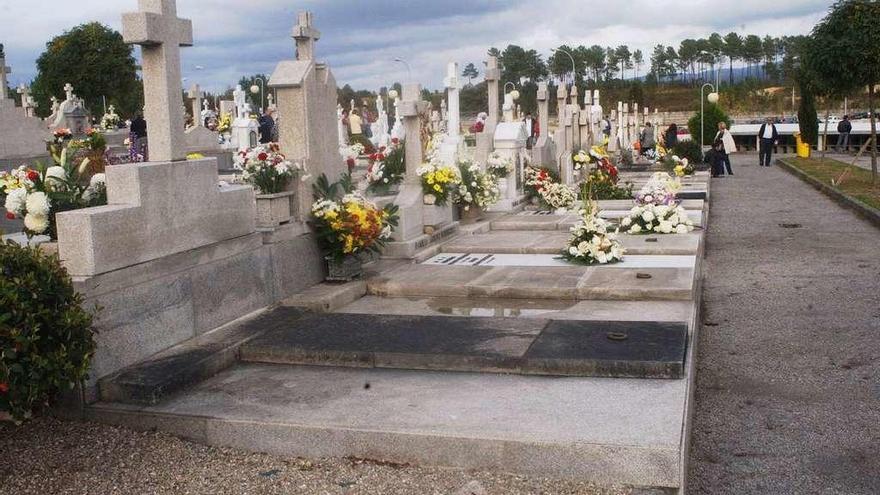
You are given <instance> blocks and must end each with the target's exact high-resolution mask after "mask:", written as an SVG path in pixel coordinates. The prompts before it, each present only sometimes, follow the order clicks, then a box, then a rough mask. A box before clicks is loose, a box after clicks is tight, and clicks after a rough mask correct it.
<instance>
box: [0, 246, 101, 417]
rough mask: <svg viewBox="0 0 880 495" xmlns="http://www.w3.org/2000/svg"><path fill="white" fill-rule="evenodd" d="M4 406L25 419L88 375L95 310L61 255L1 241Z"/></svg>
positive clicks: (0, 397)
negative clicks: (88, 305) (77, 287)
mask: <svg viewBox="0 0 880 495" xmlns="http://www.w3.org/2000/svg"><path fill="white" fill-rule="evenodd" d="M0 270H2V272H0V411H7V412H9V413H10V414H11V415H12V417H13V419H15V420H16V421H19V422H20V421H22V420H25V419H28V418H30V417H31V416H32V415H33V414H34V413H39V412H40V411H41V410H42V409H44V408H45V407H47V406H48V405H49V404H50V403H51V401H52V399H53V398H55V397H56V396H57V394H58V393H59V392H61V391H62V390H70V389H72V388H73V387H74V386H75V385H76V384H77V383H79V382H80V381H81V380H83V379H85V378H86V376H87V372H88V369H89V365H90V363H91V358H92V355H93V354H94V352H95V341H94V331H93V329H92V315H91V314H90V313H89V312H87V311H85V310H84V309H83V307H82V296H80V295H79V294H77V293H76V292H75V291H74V290H73V283H72V282H71V280H70V276H69V275H68V274H67V271H66V270H65V269H64V268H63V267H62V266H61V263H60V261H59V260H58V257H57V256H49V255H46V254H44V253H43V252H42V251H41V250H40V249H39V248H35V247H21V246H19V245H17V244H14V243H12V242H11V241H7V242H6V243H0Z"/></svg>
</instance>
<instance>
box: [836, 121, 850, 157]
mask: <svg viewBox="0 0 880 495" xmlns="http://www.w3.org/2000/svg"><path fill="white" fill-rule="evenodd" d="M851 132H852V122H850V121H849V115H844V116H843V120H841V121H840V123H839V124H837V152H838V153H840V149H841V148H846V152H847V153H849V133H851Z"/></svg>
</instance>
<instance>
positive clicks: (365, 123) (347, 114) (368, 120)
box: [342, 107, 394, 138]
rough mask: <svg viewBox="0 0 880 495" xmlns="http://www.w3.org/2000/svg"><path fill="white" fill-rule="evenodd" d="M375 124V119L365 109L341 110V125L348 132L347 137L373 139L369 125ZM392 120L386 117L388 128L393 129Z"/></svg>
mask: <svg viewBox="0 0 880 495" xmlns="http://www.w3.org/2000/svg"><path fill="white" fill-rule="evenodd" d="M373 122H376V118H375V117H374V116H373V114H372V113H371V112H370V110H369V109H367V107H362V108H361V109H357V108H354V109H352V110H350V111H349V110H343V112H342V125H344V126H345V129H346V130H347V131H348V135H349V136H363V137H365V138H371V137H373V130H372V127H371V124H372V123H373ZM393 125H394V120H393V117H391V116H390V115H389V116H388V127H389V128H390V127H393Z"/></svg>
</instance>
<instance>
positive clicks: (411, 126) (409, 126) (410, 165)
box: [399, 84, 427, 184]
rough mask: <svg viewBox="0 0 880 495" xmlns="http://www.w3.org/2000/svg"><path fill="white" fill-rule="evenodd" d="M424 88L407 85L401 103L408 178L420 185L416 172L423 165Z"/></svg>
mask: <svg viewBox="0 0 880 495" xmlns="http://www.w3.org/2000/svg"><path fill="white" fill-rule="evenodd" d="M421 98H422V87H421V85H419V84H407V85H405V86H404V87H403V101H401V102H400V106H399V109H400V115H401V116H402V117H403V129H404V135H405V136H406V141H405V145H406V150H405V156H406V177H405V180H406V182H407V183H410V184H418V183H419V181H420V179H419V176H418V174H417V173H416V170H418V168H419V167H420V166H421V165H422V151H423V150H422V133H421V119H420V117H419V115H420V114H421V113H422V112H424V111H425V108H426V107H427V103H426V102H424V101H421Z"/></svg>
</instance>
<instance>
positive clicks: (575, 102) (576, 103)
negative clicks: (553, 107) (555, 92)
mask: <svg viewBox="0 0 880 495" xmlns="http://www.w3.org/2000/svg"><path fill="white" fill-rule="evenodd" d="M571 104H572V105H574V106H576V107H578V108H580V107H581V104H580V102H579V101H578V87H577V85H575V84H572V85H571Z"/></svg>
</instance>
